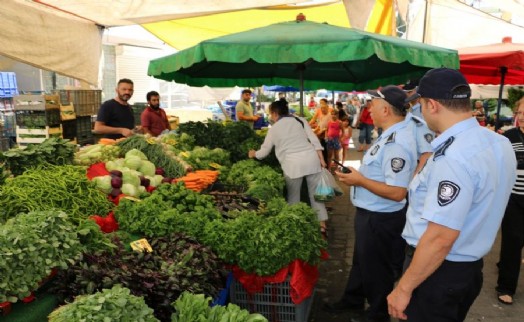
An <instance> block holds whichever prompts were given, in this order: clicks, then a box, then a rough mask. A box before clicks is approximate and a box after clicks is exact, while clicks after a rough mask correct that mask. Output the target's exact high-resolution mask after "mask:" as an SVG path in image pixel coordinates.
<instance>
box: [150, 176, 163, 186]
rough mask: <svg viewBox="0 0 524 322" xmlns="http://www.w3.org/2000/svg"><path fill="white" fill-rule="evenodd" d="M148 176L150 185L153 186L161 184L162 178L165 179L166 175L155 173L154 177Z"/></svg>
mask: <svg viewBox="0 0 524 322" xmlns="http://www.w3.org/2000/svg"><path fill="white" fill-rule="evenodd" d="M146 178H148V179H149V185H150V186H153V187H157V186H159V185H160V184H161V183H162V180H163V179H164V177H163V176H161V175H159V174H155V175H154V176H152V177H146Z"/></svg>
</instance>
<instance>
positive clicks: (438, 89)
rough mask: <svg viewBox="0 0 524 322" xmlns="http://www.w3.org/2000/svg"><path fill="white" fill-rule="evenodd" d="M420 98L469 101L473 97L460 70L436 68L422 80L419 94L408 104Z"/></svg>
mask: <svg viewBox="0 0 524 322" xmlns="http://www.w3.org/2000/svg"><path fill="white" fill-rule="evenodd" d="M419 97H425V98H433V99H443V100H450V99H467V98H470V97H471V88H470V87H469V84H468V81H467V80H466V78H465V77H464V75H462V74H461V73H460V72H459V71H458V70H454V69H449V68H435V69H432V70H430V71H428V72H427V73H426V74H425V75H424V77H422V78H421V79H420V82H419V85H418V87H417V92H416V93H415V94H413V95H411V96H410V97H408V98H407V99H406V103H407V102H410V101H412V100H414V99H417V98H419Z"/></svg>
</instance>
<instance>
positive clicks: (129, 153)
mask: <svg viewBox="0 0 524 322" xmlns="http://www.w3.org/2000/svg"><path fill="white" fill-rule="evenodd" d="M131 156H134V157H139V158H140V160H147V157H146V155H145V154H144V153H142V151H140V150H137V149H132V150H129V151H127V153H126V156H125V157H126V159H127V158H129V157H131Z"/></svg>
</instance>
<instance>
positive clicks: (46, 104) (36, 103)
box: [13, 94, 60, 111]
mask: <svg viewBox="0 0 524 322" xmlns="http://www.w3.org/2000/svg"><path fill="white" fill-rule="evenodd" d="M13 100H14V103H15V111H44V110H47V109H59V108H60V105H59V103H60V98H59V96H58V95H44V94H42V95H34V94H24V95H18V96H15V97H14V98H13Z"/></svg>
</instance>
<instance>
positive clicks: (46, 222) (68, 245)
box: [0, 211, 83, 303]
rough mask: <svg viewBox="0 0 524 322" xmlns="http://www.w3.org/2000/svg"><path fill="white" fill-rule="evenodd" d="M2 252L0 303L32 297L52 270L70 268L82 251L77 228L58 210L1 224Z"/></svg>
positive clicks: (0, 255) (29, 215)
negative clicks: (32, 293)
mask: <svg viewBox="0 0 524 322" xmlns="http://www.w3.org/2000/svg"><path fill="white" fill-rule="evenodd" d="M0 249H1V250H2V252H1V254H0V276H2V279H1V281H0V303H1V302H5V301H9V302H16V301H17V300H18V299H19V298H20V299H21V298H24V297H27V296H29V295H30V294H31V292H32V291H34V290H36V289H37V288H38V283H39V282H40V281H42V280H43V279H44V278H45V277H47V276H49V274H50V273H51V270H52V269H53V268H62V269H65V268H67V266H68V265H70V264H73V263H75V261H76V260H78V259H79V258H80V257H81V254H82V251H83V247H82V245H81V244H80V242H79V240H78V235H77V233H76V227H75V226H74V225H72V224H71V223H70V222H69V220H68V218H67V215H66V214H65V213H63V212H59V211H41V212H30V213H27V214H20V215H18V216H17V217H15V218H12V219H10V220H8V221H7V222H6V223H5V224H4V225H0ZM28 268H29V269H28Z"/></svg>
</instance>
